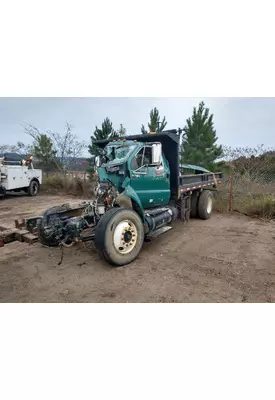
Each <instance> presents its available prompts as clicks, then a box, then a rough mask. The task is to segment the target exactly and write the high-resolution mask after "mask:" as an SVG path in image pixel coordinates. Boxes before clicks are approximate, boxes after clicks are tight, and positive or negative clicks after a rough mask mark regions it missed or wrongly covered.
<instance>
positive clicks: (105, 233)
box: [95, 208, 144, 266]
mask: <svg viewBox="0 0 275 400" xmlns="http://www.w3.org/2000/svg"><path fill="white" fill-rule="evenodd" d="M143 241H144V229H143V224H142V221H141V219H140V217H139V215H138V214H137V213H136V212H135V211H133V210H131V209H126V208H113V209H111V210H109V211H107V212H106V214H104V215H103V217H102V218H101V219H100V221H99V223H98V225H97V227H96V232H95V245H96V248H97V250H98V251H99V253H100V254H101V255H102V256H103V257H104V258H105V259H106V260H107V261H108V262H109V263H110V264H112V265H115V266H122V265H126V264H129V263H131V262H132V261H134V260H135V259H136V257H137V256H138V254H139V252H140V250H141V248H142V245H143Z"/></svg>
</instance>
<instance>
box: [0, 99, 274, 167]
mask: <svg viewBox="0 0 275 400" xmlns="http://www.w3.org/2000/svg"><path fill="white" fill-rule="evenodd" d="M167 125H168V121H167V120H166V116H163V117H161V115H160V113H159V110H158V109H157V108H156V107H155V108H153V109H152V110H151V112H150V114H149V121H148V123H147V127H145V125H144V124H142V125H141V127H140V133H141V134H146V133H149V132H161V131H164V130H165V129H168V128H167ZM182 126H183V134H182V138H181V147H180V155H179V156H180V159H181V162H182V163H183V164H195V165H199V166H202V167H205V168H208V169H210V170H212V171H216V170H221V169H222V170H224V171H227V170H230V169H231V168H232V167H233V166H234V167H235V168H239V169H240V170H241V171H243V172H246V171H247V169H248V166H249V168H252V169H253V167H251V166H252V165H254V167H255V165H256V164H255V163H256V162H257V163H258V164H259V163H260V162H263V158H260V157H263V154H264V153H266V154H267V151H264V149H263V148H261V149H260V148H258V149H257V150H255V151H254V152H252V151H251V149H250V150H247V151H245V149H242V148H236V149H232V148H228V147H225V146H222V145H220V144H218V136H217V133H216V130H215V126H214V115H213V114H212V113H210V110H209V108H207V107H206V106H205V104H204V102H201V103H200V104H199V105H198V106H197V107H194V108H193V112H192V115H191V116H190V117H189V118H187V119H186V121H185V122H184V121H183V124H182ZM22 127H23V129H24V132H25V134H27V135H28V136H29V137H31V138H32V143H31V145H25V144H24V143H23V142H18V143H17V145H16V146H0V153H3V152H8V151H9V150H10V151H13V152H19V153H20V154H22V155H33V156H34V157H35V158H36V159H37V160H39V163H40V166H41V168H43V169H44V170H45V171H49V170H58V171H60V172H62V173H64V174H65V173H66V172H68V171H72V170H83V171H84V170H87V168H88V165H89V163H90V168H92V167H91V165H92V162H91V159H92V156H95V155H97V154H98V151H99V150H98V148H97V146H95V145H94V141H95V140H103V139H108V138H118V137H125V136H127V134H128V132H127V131H126V128H125V127H124V126H123V124H120V125H119V126H118V127H114V126H113V123H112V122H111V121H110V119H109V118H108V117H107V118H105V119H104V121H103V122H102V124H101V126H99V127H98V126H96V127H95V129H94V132H93V133H92V135H91V137H90V141H88V142H86V141H83V140H79V139H78V138H77V136H76V135H75V134H74V132H73V126H72V125H71V124H69V123H66V124H65V130H64V132H63V133H57V132H53V131H46V132H41V131H40V130H39V129H38V128H37V127H35V126H33V125H31V124H25V123H24V124H22ZM170 128H176V127H175V126H173V124H172V123H171V122H170ZM133 133H136V132H133ZM87 152H88V153H89V154H90V155H91V157H87V156H84V155H85V153H86V154H87ZM273 155H274V153H271V152H270V151H269V156H268V159H269V161H270V162H271V161H272V163H273V160H274V159H275V158H274V157H273ZM266 159H267V155H266V156H265V160H266ZM232 160H235V161H234V162H233V161H232ZM274 164H275V163H274Z"/></svg>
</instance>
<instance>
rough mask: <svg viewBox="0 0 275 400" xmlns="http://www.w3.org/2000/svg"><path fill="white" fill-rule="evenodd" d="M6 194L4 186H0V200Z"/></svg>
mask: <svg viewBox="0 0 275 400" xmlns="http://www.w3.org/2000/svg"><path fill="white" fill-rule="evenodd" d="M6 195H7V192H6V188H5V187H4V186H0V199H1V198H2V199H3V198H4V197H6Z"/></svg>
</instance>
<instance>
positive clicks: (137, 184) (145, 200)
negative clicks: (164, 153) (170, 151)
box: [129, 146, 170, 208]
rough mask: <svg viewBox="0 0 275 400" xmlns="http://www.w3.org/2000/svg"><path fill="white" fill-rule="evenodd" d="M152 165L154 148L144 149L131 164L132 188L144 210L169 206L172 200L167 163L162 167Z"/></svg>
mask: <svg viewBox="0 0 275 400" xmlns="http://www.w3.org/2000/svg"><path fill="white" fill-rule="evenodd" d="M150 163H152V147H150V146H145V147H142V148H141V149H140V150H139V151H138V152H137V154H136V155H135V156H134V157H133V159H132V160H131V162H130V165H129V169H130V177H131V187H132V188H133V189H134V190H135V192H136V193H137V195H138V196H139V198H140V201H141V203H142V205H143V207H144V208H148V207H156V206H159V205H165V204H168V202H169V200H170V171H169V168H168V165H167V164H166V161H165V160H163V163H162V165H161V166H159V167H156V166H152V165H150Z"/></svg>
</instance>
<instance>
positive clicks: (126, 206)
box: [29, 130, 222, 266]
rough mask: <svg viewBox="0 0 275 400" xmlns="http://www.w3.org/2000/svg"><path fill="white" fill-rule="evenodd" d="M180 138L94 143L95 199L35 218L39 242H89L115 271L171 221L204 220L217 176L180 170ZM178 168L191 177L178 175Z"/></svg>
mask: <svg viewBox="0 0 275 400" xmlns="http://www.w3.org/2000/svg"><path fill="white" fill-rule="evenodd" d="M180 134H181V130H169V131H163V132H159V133H155V134H154V133H150V134H146V135H133V136H127V137H125V138H119V139H108V140H102V141H96V142H95V144H96V145H97V146H98V149H99V154H100V155H99V156H98V157H96V169H97V176H98V183H97V186H96V188H95V198H94V199H93V200H91V201H90V202H85V203H83V204H80V205H79V207H77V208H70V207H68V206H67V205H64V206H61V207H53V208H51V209H49V210H47V211H46V212H45V214H44V215H43V216H42V217H38V218H37V219H36V222H37V227H38V234H39V239H40V241H41V242H42V243H43V244H44V245H47V246H57V245H60V244H61V245H64V246H66V247H68V246H71V245H73V244H74V243H76V242H78V241H82V242H84V243H87V242H91V241H92V242H93V243H94V244H95V247H96V249H97V251H98V252H99V253H100V254H101V255H102V256H103V257H104V258H105V259H106V260H107V261H108V262H109V263H110V264H111V265H114V266H121V265H126V264H129V263H131V262H132V261H133V260H134V259H135V258H136V257H137V256H138V254H139V252H140V251H141V248H142V245H143V242H144V240H148V239H149V238H152V237H157V236H159V235H160V234H163V233H164V232H167V231H169V230H170V229H171V228H172V226H171V223H172V222H173V221H175V220H176V219H180V220H181V221H183V222H185V221H188V220H189V218H190V217H198V218H201V219H208V218H210V216H211V214H212V208H213V190H215V189H216V187H217V184H218V183H219V182H220V181H221V179H222V173H215V174H214V173H212V172H209V171H207V170H205V169H203V168H200V167H197V166H188V165H180V161H179V160H180V158H179V144H180ZM182 168H184V169H186V168H189V169H192V170H193V173H192V174H186V173H185V174H182V173H181V169H182ZM36 222H35V221H34V219H32V221H30V222H29V223H31V224H33V223H36Z"/></svg>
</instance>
